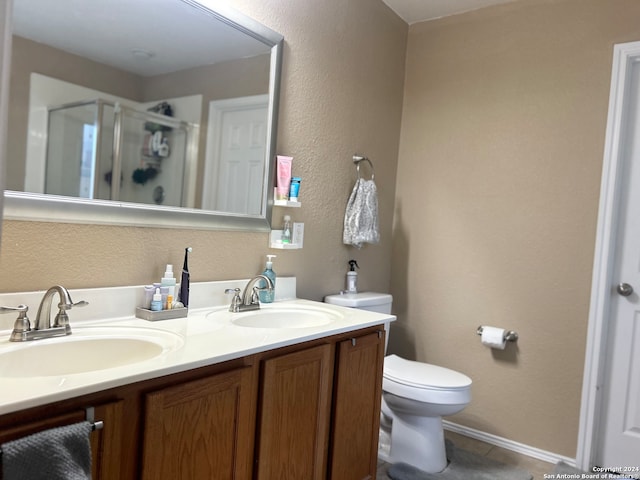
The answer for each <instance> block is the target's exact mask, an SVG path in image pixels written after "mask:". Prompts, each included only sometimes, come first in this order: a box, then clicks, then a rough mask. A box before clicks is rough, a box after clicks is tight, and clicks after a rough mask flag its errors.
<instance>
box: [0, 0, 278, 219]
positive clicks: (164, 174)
mask: <svg viewBox="0 0 640 480" xmlns="http://www.w3.org/2000/svg"><path fill="white" fill-rule="evenodd" d="M12 19H13V22H12V28H13V36H12V47H11V54H12V61H11V81H10V88H9V96H10V101H9V108H8V118H9V122H8V138H9V140H8V142H7V151H6V157H5V158H6V176H5V189H6V190H5V197H4V198H5V212H4V214H5V218H7V219H23V220H24V219H27V220H40V221H58V222H75V223H77V222H80V223H85V222H86V223H104V224H120V225H139V226H159V227H178V228H202V229H243V230H268V229H269V221H270V217H271V207H272V200H271V198H272V195H271V192H272V190H273V178H274V175H273V161H272V159H273V158H274V155H275V137H276V121H277V107H278V101H279V85H280V68H281V67H280V65H281V61H282V42H283V38H282V36H281V35H280V34H278V33H276V32H274V31H272V30H270V29H269V28H267V27H265V26H263V25H261V24H259V23H258V22H256V21H254V20H252V19H251V18H248V17H246V16H245V15H243V14H240V13H239V12H237V11H235V10H234V9H232V8H230V7H229V6H227V5H225V4H224V3H222V2H218V1H215V0H197V1H196V0H97V1H96V0H92V1H81V2H79V1H77V0H57V1H56V2H51V1H50V0H13V12H12Z"/></svg>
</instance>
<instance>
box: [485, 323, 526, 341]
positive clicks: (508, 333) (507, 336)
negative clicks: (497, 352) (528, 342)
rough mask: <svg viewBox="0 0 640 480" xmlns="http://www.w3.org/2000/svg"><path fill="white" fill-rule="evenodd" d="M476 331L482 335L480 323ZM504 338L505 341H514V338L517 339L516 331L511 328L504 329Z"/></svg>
mask: <svg viewBox="0 0 640 480" xmlns="http://www.w3.org/2000/svg"><path fill="white" fill-rule="evenodd" d="M476 333H477V334H478V335H482V325H480V326H479V327H478V330H476ZM504 339H505V340H506V341H507V342H515V341H516V340H518V332H514V331H513V330H506V331H505V332H504Z"/></svg>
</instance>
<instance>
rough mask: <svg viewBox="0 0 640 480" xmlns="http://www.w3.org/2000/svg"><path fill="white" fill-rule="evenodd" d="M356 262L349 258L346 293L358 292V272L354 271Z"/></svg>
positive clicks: (356, 265)
mask: <svg viewBox="0 0 640 480" xmlns="http://www.w3.org/2000/svg"><path fill="white" fill-rule="evenodd" d="M356 267H357V268H360V267H359V266H358V262H356V261H355V260H349V271H348V272H347V293H358V272H356Z"/></svg>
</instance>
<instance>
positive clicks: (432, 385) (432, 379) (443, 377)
mask: <svg viewBox="0 0 640 480" xmlns="http://www.w3.org/2000/svg"><path fill="white" fill-rule="evenodd" d="M384 377H385V378H387V379H388V380H391V381H394V382H397V383H400V384H402V385H408V386H410V387H415V388H428V389H438V388H442V389H447V390H455V389H464V388H469V387H470V386H471V379H470V378H469V377H467V376H466V375H464V374H462V373H460V372H456V371H455V370H450V369H448V368H444V367H439V366H437V365H431V364H429V363H422V362H414V361H412V360H406V359H404V358H401V357H398V356H397V355H389V356H388V357H385V359H384Z"/></svg>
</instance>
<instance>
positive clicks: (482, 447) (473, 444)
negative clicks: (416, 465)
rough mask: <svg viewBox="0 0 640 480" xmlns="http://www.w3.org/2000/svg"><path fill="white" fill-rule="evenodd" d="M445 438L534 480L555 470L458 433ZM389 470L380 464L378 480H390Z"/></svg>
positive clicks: (448, 433) (449, 434)
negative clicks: (524, 472)
mask: <svg viewBox="0 0 640 480" xmlns="http://www.w3.org/2000/svg"><path fill="white" fill-rule="evenodd" d="M445 437H446V438H448V439H450V440H451V441H452V442H453V443H454V444H455V445H456V446H457V447H460V448H463V449H465V450H467V451H469V452H473V453H477V454H478V455H483V456H486V457H487V458H491V459H493V460H497V461H498V462H502V463H506V464H507V465H513V466H514V467H519V468H522V469H523V470H526V471H528V472H529V473H531V475H533V480H542V479H543V478H544V474H545V473H550V472H552V471H553V468H554V465H553V464H551V463H547V462H543V461H542V460H537V459H535V458H531V457H528V456H526V455H521V454H519V453H515V452H512V451H511V450H506V449H504V448H501V447H496V446H495V445H491V444H489V443H485V442H482V441H480V440H475V439H473V438H469V437H465V436H463V435H459V434H457V433H453V432H448V431H445ZM387 468H389V464H387V463H384V462H379V463H378V478H377V480H390V479H389V477H388V476H387Z"/></svg>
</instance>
